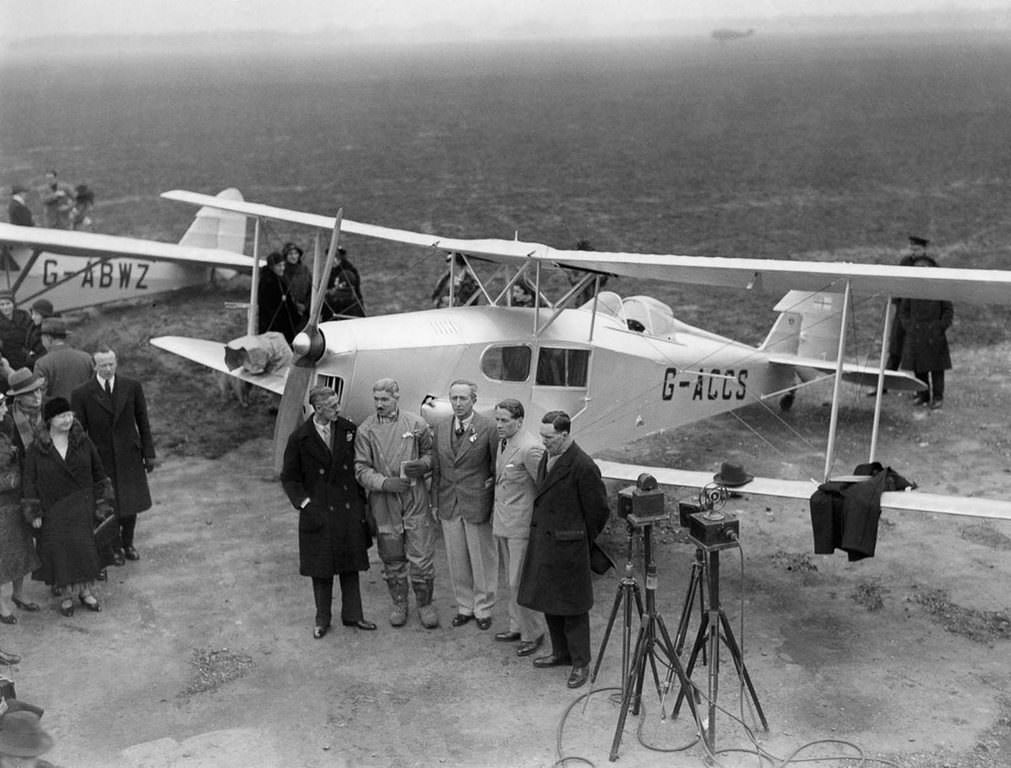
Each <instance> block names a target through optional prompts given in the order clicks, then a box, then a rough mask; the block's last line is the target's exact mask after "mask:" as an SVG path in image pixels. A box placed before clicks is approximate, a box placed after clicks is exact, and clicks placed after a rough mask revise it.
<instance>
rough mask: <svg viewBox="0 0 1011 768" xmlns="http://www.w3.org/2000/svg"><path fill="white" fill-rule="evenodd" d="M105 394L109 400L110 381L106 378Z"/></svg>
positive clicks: (110, 394) (110, 395)
mask: <svg viewBox="0 0 1011 768" xmlns="http://www.w3.org/2000/svg"><path fill="white" fill-rule="evenodd" d="M105 394H107V395H108V396H109V399H110V400H111V399H112V383H111V382H110V381H109V380H108V379H106V380H105Z"/></svg>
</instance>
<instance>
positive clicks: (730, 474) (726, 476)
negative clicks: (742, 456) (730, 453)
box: [713, 461, 755, 488]
mask: <svg viewBox="0 0 1011 768" xmlns="http://www.w3.org/2000/svg"><path fill="white" fill-rule="evenodd" d="M754 479H755V476H754V475H749V474H748V473H747V472H745V471H744V466H743V465H741V464H734V463H732V462H729V461H725V462H723V463H722V464H720V471H719V472H717V473H716V474H715V475H713V480H715V481H716V482H717V483H719V484H720V485H725V486H726V487H727V488H736V487H737V486H739V485H744V484H745V483H750V482H751V481H752V480H754Z"/></svg>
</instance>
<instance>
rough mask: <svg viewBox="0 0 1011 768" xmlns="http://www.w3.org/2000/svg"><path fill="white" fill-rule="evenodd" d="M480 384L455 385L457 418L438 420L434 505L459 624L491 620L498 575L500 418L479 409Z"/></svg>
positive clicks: (487, 623) (455, 620)
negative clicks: (495, 529)
mask: <svg viewBox="0 0 1011 768" xmlns="http://www.w3.org/2000/svg"><path fill="white" fill-rule="evenodd" d="M476 402H477V385H476V384H474V383H473V382H470V381H464V380H463V379H457V380H456V381H454V382H453V383H452V384H450V385H449V403H450V405H451V406H452V407H453V418H451V419H446V420H445V421H442V422H441V423H439V424H437V425H436V426H435V430H434V431H435V447H434V449H433V451H432V508H433V509H434V510H436V511H437V515H438V517H439V519H440V520H441V521H442V538H443V540H444V541H445V543H446V559H447V560H448V561H449V578H450V581H452V582H453V596H454V597H455V598H456V616H454V617H453V621H452V622H451V623H452V625H453V626H454V627H459V626H462V625H464V624H466V623H467V622H468V621H470V620H471V619H476V621H477V627H478V629H488V627H490V626H491V609H492V606H494V605H495V587H496V582H497V581H498V556H497V552H496V550H495V537H494V536H493V535H492V530H491V512H492V502H493V500H494V496H495V490H494V486H495V452H496V450H497V448H498V435H497V433H496V431H495V423H494V422H493V421H492V420H491V419H489V418H488V417H487V416H482V415H481V414H479V413H476V412H475V411H474V404H475V403H476Z"/></svg>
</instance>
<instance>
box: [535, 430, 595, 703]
mask: <svg viewBox="0 0 1011 768" xmlns="http://www.w3.org/2000/svg"><path fill="white" fill-rule="evenodd" d="M571 429H572V424H571V421H570V419H569V416H568V414H566V413H565V412H563V411H548V413H546V414H544V417H543V419H542V420H541V425H540V434H541V440H542V441H543V442H544V448H545V454H544V456H543V457H542V458H541V464H540V467H539V468H538V484H537V496H536V497H535V498H534V512H533V516H532V517H531V519H530V542H529V544H528V545H527V556H526V559H525V560H524V562H523V573H522V575H521V576H520V590H519V598H518V602H519V604H520V605H522V606H525V607H527V608H530V609H532V610H535V611H541V612H543V613H544V618H545V621H546V622H547V625H548V632H549V633H550V635H551V653H550V654H549V655H547V656H539V657H537V658H535V659H534V666H535V667H557V666H562V665H566V664H571V665H572V669H571V671H570V672H569V680H568V686H569V687H570V688H578V687H580V686H581V685H584V684H585V683H586V680H587V678H588V677H589V664H590V608H592V607H593V583H592V582H591V577H590V545H591V544H592V543H593V540H594V539H596V538H597V536H598V534H599V533H600V532H601V531H602V530H603V528H604V525H605V524H606V523H607V517H608V515H609V513H610V510H609V509H608V506H607V491H606V489H605V488H604V482H603V480H601V479H600V469H599V468H598V467H597V465H596V464H594V462H593V459H591V458H590V457H589V456H588V455H587V454H586V453H585V452H584V451H583V449H582V448H580V447H579V446H578V445H576V443H575V442H574V441H573V439H572V434H571Z"/></svg>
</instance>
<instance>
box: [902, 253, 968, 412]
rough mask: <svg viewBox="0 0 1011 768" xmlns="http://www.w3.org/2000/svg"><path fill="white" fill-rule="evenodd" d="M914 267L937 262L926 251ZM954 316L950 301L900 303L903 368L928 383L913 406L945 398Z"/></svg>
mask: <svg viewBox="0 0 1011 768" xmlns="http://www.w3.org/2000/svg"><path fill="white" fill-rule="evenodd" d="M913 266H914V267H936V266H937V262H936V261H934V259H933V258H931V257H930V256H928V255H927V254H925V253H924V254H920V255H919V256H917V257H916V258H915V259H913ZM954 317H955V309H954V307H953V306H952V303H951V302H950V301H937V300H934V299H902V301H900V302H899V319H900V320H901V322H902V328H903V332H904V333H905V339H904V341H903V346H902V367H903V368H906V369H908V370H911V371H912V372H913V374H914V375H915V376H916V378H918V379H919V380H920V381H922V382H923V383H924V384H926V385H927V389H925V390H922V391H921V392H919V394H917V396H916V401H915V402H916V405H926V406H927V407H929V408H930V409H931V410H937V409H939V408H940V407H941V403H942V402H943V400H944V372H945V371H946V370H950V369H951V354H950V352H949V351H948V336H947V330H948V328H950V327H951V323H952V320H953V319H954Z"/></svg>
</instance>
